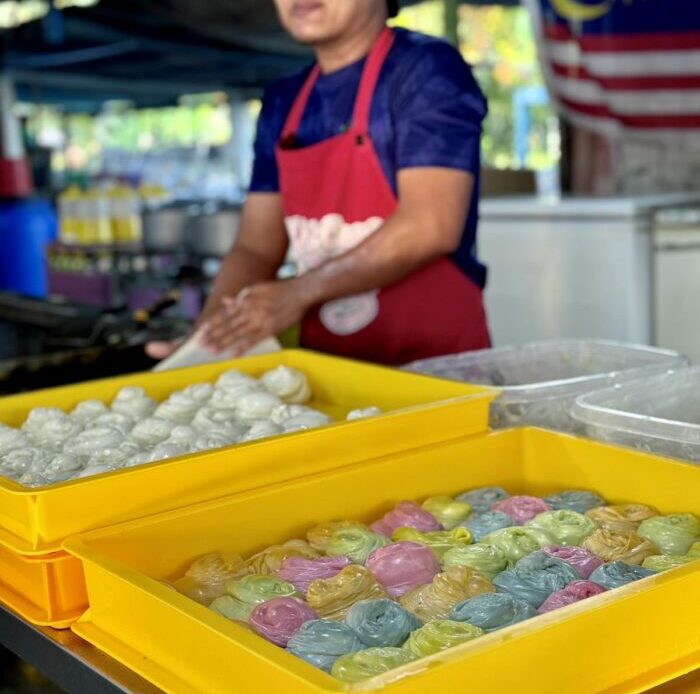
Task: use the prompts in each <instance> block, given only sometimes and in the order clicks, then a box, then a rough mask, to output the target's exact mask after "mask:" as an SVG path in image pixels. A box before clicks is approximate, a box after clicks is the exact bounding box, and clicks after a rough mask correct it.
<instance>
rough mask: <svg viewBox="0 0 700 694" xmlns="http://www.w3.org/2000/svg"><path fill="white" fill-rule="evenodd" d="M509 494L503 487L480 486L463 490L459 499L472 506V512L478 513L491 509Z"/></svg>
mask: <svg viewBox="0 0 700 694" xmlns="http://www.w3.org/2000/svg"><path fill="white" fill-rule="evenodd" d="M509 496H510V494H508V492H507V491H506V490H505V489H502V488H501V487H480V488H479V489H470V490H469V491H466V492H462V493H461V494H460V495H459V496H458V497H457V501H466V502H467V503H468V504H469V505H470V506H471V507H472V513H474V514H477V515H478V514H480V513H486V511H490V510H491V506H493V505H494V504H495V503H496V502H497V501H503V499H507V498H508V497H509Z"/></svg>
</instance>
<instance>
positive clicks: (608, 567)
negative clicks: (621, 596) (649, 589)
mask: <svg viewBox="0 0 700 694" xmlns="http://www.w3.org/2000/svg"><path fill="white" fill-rule="evenodd" d="M653 575H654V572H653V571H651V570H650V569H645V568H644V567H643V566H636V565H634V564H626V563H625V562H624V561H612V562H610V563H609V564H603V565H602V566H599V567H598V568H597V569H595V571H593V573H592V574H591V575H590V576H589V578H588V580H589V581H593V582H594V583H597V584H599V585H601V586H603V587H604V588H607V589H608V590H612V589H613V588H620V587H621V586H625V585H627V584H628V583H632V582H633V581H638V580H639V579H640V578H646V577H647V576H653Z"/></svg>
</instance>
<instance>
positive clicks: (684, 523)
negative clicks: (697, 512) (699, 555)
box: [637, 513, 700, 554]
mask: <svg viewBox="0 0 700 694" xmlns="http://www.w3.org/2000/svg"><path fill="white" fill-rule="evenodd" d="M637 533H638V534H639V536H640V537H643V538H645V539H646V540H649V541H650V542H652V543H654V545H656V546H657V547H658V548H659V549H660V550H661V553H662V554H686V553H687V551H688V550H689V549H690V546H691V545H692V544H693V543H694V542H697V541H698V540H700V518H697V516H694V515H693V514H692V513H674V514H672V515H670V516H657V517H656V518H649V519H648V520H645V521H642V523H640V524H639V529H638V530H637Z"/></svg>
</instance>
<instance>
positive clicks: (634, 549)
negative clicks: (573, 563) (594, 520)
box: [582, 528, 658, 564]
mask: <svg viewBox="0 0 700 694" xmlns="http://www.w3.org/2000/svg"><path fill="white" fill-rule="evenodd" d="M582 546H583V548H584V549H587V550H588V551H589V552H593V554H595V555H596V556H597V557H599V558H600V559H602V560H603V561H605V562H610V561H617V560H620V561H624V562H627V563H628V564H641V563H642V562H643V561H644V559H645V558H646V557H650V556H651V555H652V554H658V550H657V549H656V547H655V546H654V545H653V544H652V543H651V542H649V540H645V539H644V538H642V537H640V536H639V535H637V533H635V532H629V531H627V532H624V531H616V530H606V529H605V528H598V530H596V531H595V532H594V533H592V534H591V535H589V536H588V537H587V538H586V539H585V540H584V541H583V543H582Z"/></svg>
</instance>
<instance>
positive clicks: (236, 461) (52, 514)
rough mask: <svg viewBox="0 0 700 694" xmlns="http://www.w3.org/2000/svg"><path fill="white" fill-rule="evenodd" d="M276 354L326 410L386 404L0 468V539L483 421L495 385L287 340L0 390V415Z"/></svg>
mask: <svg viewBox="0 0 700 694" xmlns="http://www.w3.org/2000/svg"><path fill="white" fill-rule="evenodd" d="M279 364H286V365H288V366H294V367H296V368H298V369H301V370H302V371H303V372H304V373H305V374H306V375H307V376H308V377H309V380H310V383H311V387H312V389H313V393H314V398H315V399H314V401H313V402H312V403H311V404H312V405H313V406H315V407H317V408H319V409H321V410H324V411H325V412H327V413H328V414H330V415H331V416H332V417H334V418H336V419H339V420H342V419H344V417H345V415H346V414H347V412H349V411H350V410H352V409H355V408H358V407H366V406H368V405H376V406H378V407H380V408H382V409H383V410H385V411H386V412H390V413H389V414H385V415H382V416H379V417H376V418H371V419H364V420H359V421H355V422H338V423H336V424H334V425H330V426H327V427H323V428H321V429H317V430H314V431H307V432H301V433H297V434H288V435H286V436H277V437H274V438H271V439H267V440H265V441H259V442H253V443H248V444H239V445H237V446H233V447H229V448H226V449H220V450H218V451H210V452H207V453H200V454H195V455H189V456H183V457H181V458H175V459H171V460H167V461H164V462H159V463H152V464H150V465H143V466H139V467H136V468H129V469H127V470H121V471H118V472H113V473H108V474H104V475H97V476H95V477H91V478H87V479H82V480H75V481H71V482H65V483H62V484H56V485H52V486H50V487H46V488H44V489H29V488H27V487H23V486H21V485H19V484H16V483H14V482H12V481H11V480H8V479H7V478H3V477H0V545H3V546H5V547H8V548H10V549H12V550H13V551H15V552H19V553H22V554H25V555H31V554H36V555H44V554H46V552H53V551H57V550H59V549H60V544H61V542H62V541H63V540H64V539H65V538H66V537H68V536H70V535H74V534H76V533H79V532H84V531H86V530H91V529H94V528H102V527H105V526H107V525H112V524H114V523H118V522H121V521H126V520H132V519H134V518H139V517H141V516H145V515H150V514H153V513H159V512H161V511H167V510H170V509H174V508H180V507H183V506H186V505H189V504H193V503H198V502H202V501H207V500H210V499H216V498H220V497H223V496H227V495H229V494H232V493H235V492H238V491H241V490H245V489H253V488H256V487H260V486H263V485H267V484H271V483H274V482H279V481H282V480H285V479H290V478H294V477H300V476H302V475H307V474H310V473H315V472H318V471H321V470H328V469H330V468H334V467H339V466H342V465H347V464H349V463H352V462H355V461H357V460H358V453H357V451H358V450H360V451H366V450H373V451H376V453H377V454H383V453H389V452H393V451H396V450H401V449H402V448H409V447H411V446H416V445H422V444H425V443H429V442H431V441H439V440H446V439H449V438H454V437H457V436H461V435H464V434H471V433H476V432H483V431H485V430H486V428H487V422H488V408H489V404H490V402H491V400H492V399H493V398H494V397H495V395H496V394H497V391H494V390H492V389H487V388H483V387H476V386H469V385H465V384H456V383H451V382H448V381H443V380H439V379H432V378H426V377H424V376H417V375H414V374H407V373H403V372H400V371H396V370H393V369H387V368H383V367H379V366H373V365H370V364H363V363H360V362H354V361H350V360H344V359H338V358H334V357H329V356H325V355H320V354H315V353H312V352H306V351H303V350H290V351H286V352H278V353H275V354H269V355H264V356H259V357H251V358H247V359H240V360H236V361H231V362H226V363H219V364H211V365H207V366H201V367H196V368H189V369H180V370H175V371H168V372H163V373H141V374H133V375H130V376H125V377H121V378H110V379H106V380H102V381H93V382H89V383H82V384H79V385H73V386H68V387H64V388H55V389H52V390H45V391H38V392H33V393H28V394H24V395H16V396H12V397H8V398H3V399H0V422H4V423H6V424H9V425H11V426H19V425H20V424H21V423H22V422H23V421H24V419H25V417H26V416H27V413H28V412H29V411H30V410H31V409H32V408H34V407H39V406H41V407H59V408H62V409H64V410H70V409H72V408H73V407H74V406H75V405H76V404H77V403H78V402H80V401H81V400H86V399H89V398H97V399H98V400H103V401H106V402H108V401H109V400H111V399H112V398H113V397H114V395H115V394H116V393H117V391H118V390H119V389H120V388H123V387H124V386H128V385H140V386H142V387H143V388H145V389H146V391H147V392H148V394H149V395H150V396H151V397H153V398H155V399H156V400H163V399H164V398H166V397H167V396H168V395H169V394H170V393H171V392H172V391H174V390H177V389H179V388H183V387H185V386H186V385H189V384H191V383H196V382H204V381H214V380H216V378H217V377H218V376H219V375H220V374H221V373H223V372H224V371H227V370H228V369H231V368H237V369H240V370H241V371H244V372H246V373H249V374H252V375H255V376H259V375H261V374H262V373H263V372H265V371H267V370H268V369H271V368H274V367H275V366H278V365H279ZM435 403H438V404H435Z"/></svg>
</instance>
